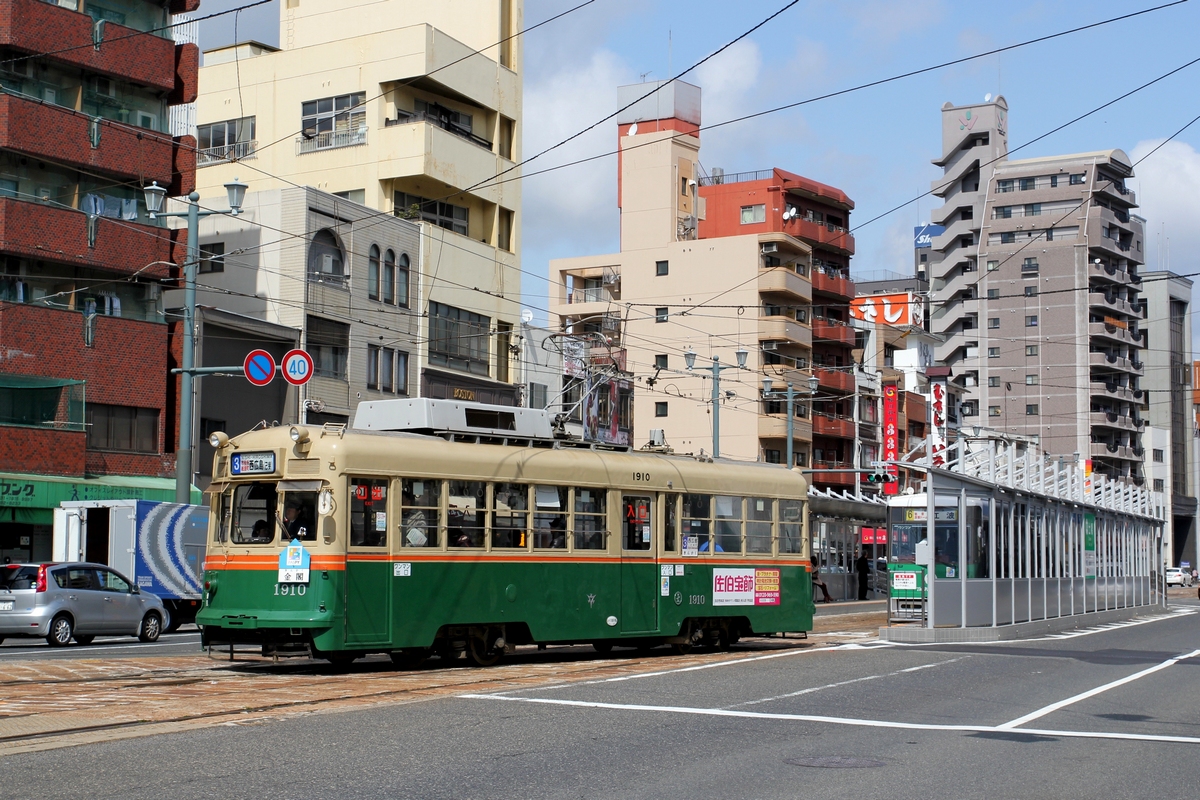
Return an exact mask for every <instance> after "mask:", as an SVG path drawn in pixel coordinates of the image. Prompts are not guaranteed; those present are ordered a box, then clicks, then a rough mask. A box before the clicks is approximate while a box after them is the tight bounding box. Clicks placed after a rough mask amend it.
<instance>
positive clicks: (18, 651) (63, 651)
mask: <svg viewBox="0 0 1200 800" xmlns="http://www.w3.org/2000/svg"><path fill="white" fill-rule="evenodd" d="M199 642H200V636H199V635H198V634H191V635H190V637H189V638H187V639H173V640H171V641H169V642H164V641H161V640H159V641H157V642H138V643H137V644H121V645H112V644H88V645H82V644H81V645H75V646H74V647H68V648H59V647H54V648H52V647H50V646H49V645H42V646H40V647H37V646H30V647H26V646H21V645H16V646H13V647H6V648H3V649H0V658H3V657H6V656H10V655H22V656H28V655H39V656H40V655H43V654H49V653H54V654H55V655H60V656H67V655H70V654H71V653H79V652H82V651H90V650H103V651H104V652H106V653H110V652H112V651H113V650H135V649H136V650H147V649H149V648H152V647H178V646H179V645H185V644H199Z"/></svg>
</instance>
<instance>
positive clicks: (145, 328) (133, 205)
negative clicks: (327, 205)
mask: <svg viewBox="0 0 1200 800" xmlns="http://www.w3.org/2000/svg"><path fill="white" fill-rule="evenodd" d="M198 6H199V0H172V2H170V3H166V4H164V3H162V2H156V1H155V0H104V2H103V3H92V2H91V1H90V0H57V2H54V3H51V2H43V0H0V559H9V560H12V561H17V560H21V559H31V558H33V559H39V558H48V557H49V555H50V530H51V527H50V526H51V525H52V521H53V515H52V509H53V508H54V507H55V506H57V505H58V503H59V502H60V501H62V500H76V499H77V500H89V499H97V500H99V499H114V498H123V497H142V498H148V499H170V498H171V497H172V496H173V492H172V487H173V480H170V477H171V476H173V475H174V470H175V458H174V451H175V446H176V443H175V438H176V437H175V435H174V433H173V431H174V430H175V428H176V424H177V420H176V410H175V408H176V403H177V397H176V395H177V390H176V381H175V380H172V379H170V375H169V371H168V370H169V369H170V367H172V366H174V364H175V360H176V359H175V357H174V356H173V355H172V345H171V342H172V338H173V333H174V330H173V326H172V325H171V324H170V323H169V321H168V319H167V317H166V316H165V314H164V312H163V308H162V288H163V286H164V284H168V283H170V281H172V280H173V279H174V278H175V277H176V276H177V267H176V264H177V263H178V262H179V261H180V259H181V257H182V255H183V245H184V236H183V235H182V233H181V232H172V231H170V230H168V229H167V228H165V227H162V226H161V225H159V224H156V223H154V222H152V221H151V220H150V219H149V218H148V216H147V214H146V209H145V203H144V198H143V194H142V187H143V186H145V185H148V184H149V183H151V182H152V181H156V182H158V184H159V185H161V186H166V187H169V194H170V195H172V196H176V195H183V194H186V193H188V192H190V191H191V190H192V188H193V187H194V184H195V163H196V162H195V141H194V140H193V139H192V138H191V137H179V138H175V137H172V135H171V131H170V124H169V115H170V107H171V106H174V105H179V104H184V103H191V102H194V101H195V99H196V78H197V69H198V64H199V51H198V49H197V48H196V46H195V45H193V44H177V43H176V42H175V41H174V39H173V38H172V31H173V28H172V27H171V22H172V15H173V14H178V13H184V12H188V11H194V10H195V9H196V8H197V7H198ZM43 53H45V54H46V55H42V54H43ZM177 347H178V346H177V345H176V349H177Z"/></svg>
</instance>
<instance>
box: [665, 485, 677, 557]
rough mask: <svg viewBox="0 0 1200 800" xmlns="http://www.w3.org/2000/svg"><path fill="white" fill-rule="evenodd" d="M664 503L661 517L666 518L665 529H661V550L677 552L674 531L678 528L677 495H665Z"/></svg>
mask: <svg viewBox="0 0 1200 800" xmlns="http://www.w3.org/2000/svg"><path fill="white" fill-rule="evenodd" d="M666 503H667V508H666V513H665V514H664V515H663V518H664V519H665V520H666V525H667V529H666V530H665V531H663V552H664V553H674V552H677V550H676V549H675V541H676V539H675V531H676V530H678V528H679V495H677V494H669V495H667V497H666Z"/></svg>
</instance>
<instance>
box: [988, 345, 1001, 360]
mask: <svg viewBox="0 0 1200 800" xmlns="http://www.w3.org/2000/svg"><path fill="white" fill-rule="evenodd" d="M999 357H1000V348H999V347H989V348H988V358H999Z"/></svg>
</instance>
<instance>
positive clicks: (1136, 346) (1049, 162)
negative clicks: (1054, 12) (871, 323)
mask: <svg viewBox="0 0 1200 800" xmlns="http://www.w3.org/2000/svg"><path fill="white" fill-rule="evenodd" d="M1007 113H1008V108H1007V104H1006V102H1005V100H1004V98H1003V97H1000V98H996V99H995V100H989V101H988V102H986V103H983V104H979V105H971V106H952V105H950V104H949V103H947V104H946V105H945V106H943V108H942V150H943V155H942V157H941V158H940V159H938V160H936V161H935V162H934V163H935V164H937V165H938V166H941V167H943V169H944V175H943V177H942V178H940V179H938V180H937V181H935V182H934V194H936V195H937V196H939V197H941V198H943V200H944V205H943V206H942V207H941V208H940V209H939V210H937V211H936V212H934V214H933V215H932V220H931V221H932V223H933V224H935V225H941V226H943V227H944V229H945V230H944V231H943V232H942V233H941V234H939V235H937V236H935V237H933V242H932V245H933V246H932V250H933V251H934V252H935V253H936V258H933V257H931V258H930V259H929V262H928V263H929V264H930V275H931V281H932V291H931V306H932V313H931V328H932V330H933V332H934V333H937V334H940V335H941V336H943V337H944V338H945V341H944V343H943V344H941V345H939V346H938V348H937V358H938V360H939V361H941V362H942V363H944V364H946V365H947V366H948V367H950V368H951V370H952V381H954V382H956V383H957V384H958V386H959V387H960V388H961V389H962V391H963V401H962V405H963V407H962V411H963V414H964V417H965V420H964V424H967V425H978V426H981V427H984V428H988V429H992V430H997V431H1002V432H1008V433H1016V434H1022V435H1027V436H1031V437H1037V439H1038V440H1040V443H1041V446H1042V449H1043V450H1045V451H1046V452H1048V453H1051V454H1059V455H1067V456H1072V455H1073V454H1076V453H1078V454H1079V456H1078V457H1079V458H1080V459H1081V460H1090V461H1091V463H1092V467H1093V469H1095V470H1096V471H1097V472H1099V473H1101V474H1103V475H1106V476H1108V477H1111V478H1122V477H1124V478H1129V479H1131V480H1134V481H1136V482H1139V483H1140V482H1143V481H1144V476H1143V472H1142V462H1143V456H1144V450H1143V446H1142V443H1141V430H1142V427H1143V424H1144V423H1143V420H1142V408H1143V406H1144V403H1145V400H1144V393H1143V392H1142V389H1141V385H1140V384H1141V380H1142V377H1143V376H1144V374H1145V366H1144V364H1143V362H1142V357H1141V353H1142V351H1143V349H1144V348H1145V339H1144V336H1143V331H1142V329H1141V326H1142V320H1143V319H1144V316H1145V305H1144V303H1143V302H1142V299H1141V287H1142V279H1141V278H1140V277H1139V276H1138V268H1139V267H1140V266H1141V264H1142V263H1143V260H1144V253H1143V240H1144V234H1143V228H1144V226H1143V222H1142V220H1140V219H1139V218H1138V217H1136V216H1134V215H1132V214H1131V213H1130V212H1131V210H1132V209H1134V208H1136V207H1137V204H1136V198H1135V196H1134V193H1133V192H1132V191H1131V190H1129V189H1128V188H1127V187H1126V181H1127V180H1129V179H1130V178H1131V177H1133V167H1132V162H1131V160H1130V159H1129V157H1128V156H1127V155H1126V154H1125V153H1123V152H1122V151H1120V150H1107V151H1102V152H1094V153H1079V154H1073V155H1064V156H1050V157H1042V158H1029V159H1021V160H1010V159H1008V158H1007Z"/></svg>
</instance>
